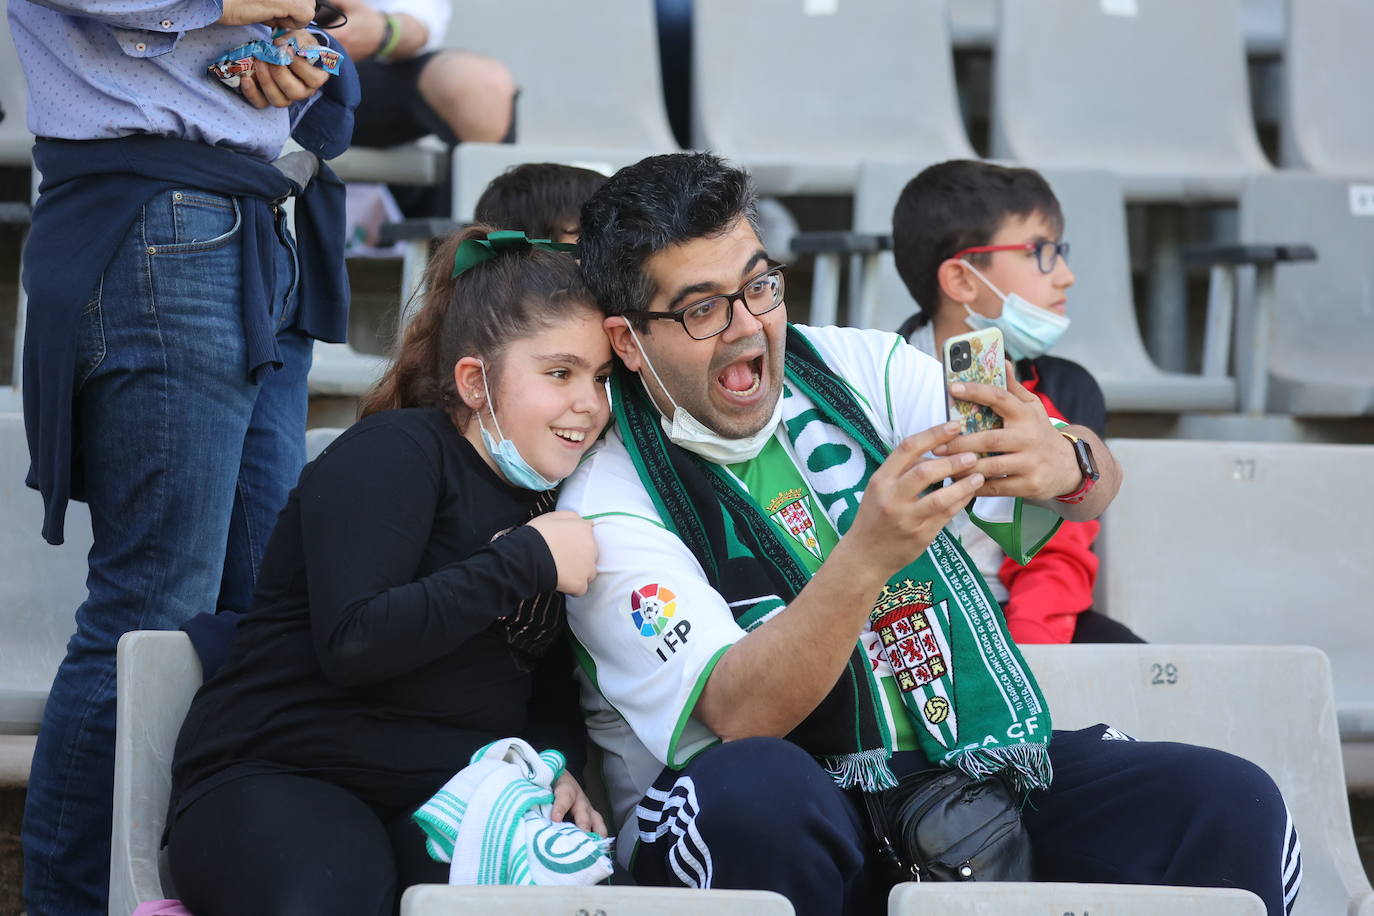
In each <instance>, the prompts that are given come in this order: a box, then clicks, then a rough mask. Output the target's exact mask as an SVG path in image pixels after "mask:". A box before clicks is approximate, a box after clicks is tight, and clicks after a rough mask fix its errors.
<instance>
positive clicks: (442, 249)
mask: <svg viewBox="0 0 1374 916" xmlns="http://www.w3.org/2000/svg"><path fill="white" fill-rule="evenodd" d="M488 231H489V230H488V229H487V227H485V226H477V225H475V226H469V227H468V228H467V229H464V230H462V231H460V232H455V233H454V234H453V235H451V236H449V237H448V238H446V239H444V240H443V242H441V243H440V244H439V247H438V248H437V249H436V250H435V251H434V254H433V255H431V256H430V259H429V264H428V266H426V267H425V276H424V285H423V286H421V289H422V290H423V291H424V295H423V299H422V301H421V304H420V310H419V311H418V312H416V313H415V315H414V316H412V317H411V319H410V322H409V323H408V324H407V325H406V329H405V333H404V334H403V335H402V336H401V339H400V340H399V341H398V342H397V345H396V352H395V354H394V355H393V358H392V362H391V366H390V367H389V368H388V369H387V370H386V373H385V374H384V375H382V377H381V378H380V379H379V380H378V381H377V384H375V385H373V386H372V388H371V390H369V391H368V392H367V394H365V395H363V398H362V400H361V402H360V403H359V405H358V419H360V420H361V419H362V418H364V417H367V416H370V415H371V414H374V413H377V412H379V411H383V410H396V409H397V408H400V407H442V406H452V405H449V404H447V403H446V402H447V399H448V397H447V396H446V395H445V389H446V388H447V387H448V386H446V385H444V384H443V379H441V378H439V376H438V372H437V371H436V370H437V369H438V366H439V351H440V348H441V347H440V343H441V340H442V337H443V330H444V316H445V315H446V314H448V310H449V307H450V305H451V304H452V303H453V301H454V288H455V286H456V285H457V281H456V280H455V279H454V278H453V276H452V273H453V256H454V254H455V253H456V252H457V251H458V246H459V245H461V244H462V243H463V241H464V240H465V239H470V238H481V237H482V236H484V235H485V234H486V233H487V232H488ZM452 368H453V367H452V366H450V367H449V369H450V371H451V370H452Z"/></svg>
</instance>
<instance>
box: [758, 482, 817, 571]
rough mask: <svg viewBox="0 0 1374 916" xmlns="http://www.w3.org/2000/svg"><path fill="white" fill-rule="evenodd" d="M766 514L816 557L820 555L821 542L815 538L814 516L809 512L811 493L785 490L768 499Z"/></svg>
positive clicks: (799, 490)
mask: <svg viewBox="0 0 1374 916" xmlns="http://www.w3.org/2000/svg"><path fill="white" fill-rule="evenodd" d="M766 508H767V510H768V515H769V517H770V518H772V519H773V521H775V522H777V523H778V525H779V526H781V527H782V529H783V530H784V531H786V532H787V533H788V534H789V535H791V537H792V540H794V541H796V542H797V543H798V544H800V545H801V546H802V547H804V548H806V550H807V551H808V552H809V553H810V554H811V555H812V556H813V557H815V558H816V559H818V560H820V559H823V557H821V542H820V541H819V540H817V539H816V517H815V515H813V514H812V512H811V494H809V493H807V492H806V491H805V490H802V489H801V488H795V489H791V490H786V491H784V492H782V493H779V494H778V495H777V496H775V497H773V499H771V500H769V502H768V505H767V507H766Z"/></svg>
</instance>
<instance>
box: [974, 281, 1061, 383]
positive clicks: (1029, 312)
mask: <svg viewBox="0 0 1374 916" xmlns="http://www.w3.org/2000/svg"><path fill="white" fill-rule="evenodd" d="M960 262H961V263H962V264H963V265H964V266H965V267H967V268H968V269H969V270H971V271H973V274H974V276H976V277H977V278H978V279H979V280H982V281H983V283H984V284H985V285H986V286H987V288H988V289H990V290H992V291H993V292H994V293H996V294H997V295H998V296H999V297H1000V298H1001V300H1002V314H1001V315H999V316H997V317H996V318H989V317H988V316H986V315H980V314H978V313H977V312H975V311H974V310H973V309H972V308H970V307H969V306H968V305H967V304H965V305H964V310H965V311H966V312H968V316H967V317H966V318H965V319H964V324H966V325H968V326H969V327H971V328H973V329H974V330H975V331H981V330H983V329H984V328H999V329H1000V330H1001V331H1002V339H1003V341H1005V343H1006V347H1007V353H1008V354H1010V356H1011V358H1012V359H1013V360H1022V359H1035V358H1036V357H1038V356H1043V355H1045V354H1046V353H1048V352H1049V351H1050V348H1051V347H1053V346H1054V345H1055V344H1056V343H1058V342H1059V338H1060V337H1063V336H1064V332H1065V331H1067V330H1068V329H1069V319H1068V318H1067V317H1065V316H1064V315H1061V314H1059V313H1058V312H1052V311H1050V310H1049V309H1042V308H1037V307H1036V306H1034V305H1031V304H1030V303H1029V302H1027V301H1026V300H1025V299H1022V298H1021V297H1020V296H1018V295H1017V294H1016V293H1011V294H1010V295H1008V294H1005V293H1003V292H1002V291H1001V290H1000V289H998V288H997V287H995V286H993V285H992V282H991V281H990V280H988V278H987V277H985V276H983V275H982V273H980V272H979V270H978V268H976V267H974V266H973V265H972V264H970V263H969V262H968V261H966V260H964V259H962V258H961V259H960Z"/></svg>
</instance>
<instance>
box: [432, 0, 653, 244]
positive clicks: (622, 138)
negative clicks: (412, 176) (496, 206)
mask: <svg viewBox="0 0 1374 916" xmlns="http://www.w3.org/2000/svg"><path fill="white" fill-rule="evenodd" d="M453 23H454V25H453V27H452V28H451V29H450V40H451V43H452V44H454V45H455V46H457V47H463V48H467V49H469V50H472V51H476V52H478V53H481V54H488V55H490V56H492V57H496V58H499V59H501V60H503V61H505V62H506V64H507V66H509V67H510V69H511V72H512V73H514V75H515V81H516V83H517V85H519V87H520V99H519V110H518V119H517V123H516V140H517V141H518V142H517V143H515V144H485V143H472V144H468V143H465V144H462V145H460V146H459V147H458V148H457V149H456V150H454V159H453V191H454V199H453V217H454V219H458V220H470V219H471V218H472V210H473V206H474V205H475V204H476V202H477V198H478V197H479V196H481V193H482V190H483V189H484V188H485V187H486V185H487V182H489V181H490V180H491V179H493V178H495V177H496V176H497V175H499V174H501V173H502V172H503V171H505V170H506V168H507V167H509V166H512V165H517V164H519V163H522V162H561V163H564V164H567V165H586V166H588V167H590V168H596V169H598V170H601V169H605V168H610V169H611V170H614V169H617V168H620V167H621V166H623V165H629V164H630V163H632V162H638V161H639V160H640V159H643V158H644V157H645V156H650V155H653V154H655V153H667V152H674V151H676V150H677V148H678V146H677V143H676V141H674V139H673V134H672V130H671V129H670V128H669V126H668V115H667V112H666V110H665V109H664V105H663V88H662V77H661V76H660V71H659V60H658V33H657V26H656V23H655V19H654V9H653V4H646V3H643V2H641V0H603V2H598V3H594V4H585V3H584V4H570V3H560V2H557V0H503V2H501V3H490V2H486V0H457V2H455V3H454V10H453Z"/></svg>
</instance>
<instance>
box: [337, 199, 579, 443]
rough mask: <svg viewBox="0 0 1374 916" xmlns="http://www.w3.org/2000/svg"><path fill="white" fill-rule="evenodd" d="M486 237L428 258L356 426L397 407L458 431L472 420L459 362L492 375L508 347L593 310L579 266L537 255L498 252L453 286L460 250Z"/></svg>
mask: <svg viewBox="0 0 1374 916" xmlns="http://www.w3.org/2000/svg"><path fill="white" fill-rule="evenodd" d="M492 231H493V230H492V228H491V227H490V226H483V225H472V226H469V227H468V228H466V229H464V230H462V231H461V232H457V233H454V234H453V235H451V236H449V237H448V238H447V239H445V240H444V241H443V242H442V243H441V244H440V245H439V247H438V249H437V250H436V251H435V252H434V254H433V256H431V258H430V260H429V266H428V267H426V268H425V279H424V286H423V287H422V289H423V290H424V294H423V298H422V304H421V306H420V310H419V311H418V312H416V314H415V316H414V317H413V318H412V319H411V320H410V323H409V324H408V325H407V326H406V329H405V333H404V334H403V335H402V337H401V339H400V341H399V343H398V344H397V347H396V351H395V354H394V357H393V360H392V363H391V366H390V367H389V368H388V369H387V370H386V373H385V374H384V375H383V376H382V377H381V379H380V380H378V382H377V384H376V385H374V386H372V389H371V390H369V391H368V392H367V394H366V395H364V396H363V398H362V401H361V403H360V404H359V407H358V417H359V419H362V418H364V417H367V416H370V415H372V414H374V413H377V412H379V411H383V410H396V409H397V408H402V407H443V408H444V409H446V410H447V411H448V412H449V415H450V416H451V417H452V418H453V421H454V423H455V424H456V425H457V426H458V428H459V429H462V428H463V427H464V426H465V425H466V423H467V420H468V417H469V415H470V412H469V410H468V408H467V405H466V404H464V403H463V402H462V400H461V399H460V398H459V397H458V393H457V391H456V390H455V388H454V381H453V366H454V364H455V363H457V362H458V360H459V359H461V358H462V357H464V356H478V357H481V358H482V359H483V360H484V361H485V362H486V364H487V371H488V372H489V373H492V372H495V370H496V368H497V365H498V363H499V362H500V359H501V356H502V354H503V353H504V352H505V349H506V347H507V346H508V345H509V344H510V342H511V341H513V340H516V339H518V338H519V337H521V336H523V335H525V334H529V333H531V332H532V331H534V330H536V329H537V328H538V327H543V326H548V325H551V324H553V323H554V322H556V321H558V320H560V319H563V318H565V317H566V316H567V315H568V314H569V312H570V310H571V309H574V308H582V309H589V310H594V309H595V303H594V300H593V299H592V296H591V293H590V292H589V291H588V290H587V287H586V285H585V283H584V282H583V280H582V274H581V271H580V270H579V269H578V267H577V262H576V261H574V260H573V259H572V258H571V257H570V256H568V255H567V254H561V253H557V252H553V251H545V250H542V249H540V248H528V249H526V250H524V251H512V252H503V253H502V254H501V255H500V256H498V257H495V258H492V259H490V260H488V261H485V262H484V263H479V264H476V265H475V266H472V267H469V268H467V269H466V270H464V271H463V272H462V273H461V274H460V275H459V276H458V277H457V278H456V279H455V278H454V276H453V267H454V258H455V256H456V255H457V253H458V246H459V245H461V244H462V243H463V242H465V241H467V240H468V239H485V238H486V237H487V235H488V234H489V233H490V232H492Z"/></svg>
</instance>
